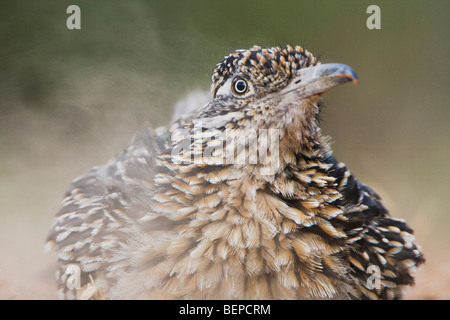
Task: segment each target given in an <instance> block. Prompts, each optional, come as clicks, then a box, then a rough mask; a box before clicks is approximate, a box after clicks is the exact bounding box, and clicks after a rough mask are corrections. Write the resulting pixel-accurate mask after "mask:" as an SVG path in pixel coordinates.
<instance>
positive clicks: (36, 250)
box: [0, 221, 450, 300]
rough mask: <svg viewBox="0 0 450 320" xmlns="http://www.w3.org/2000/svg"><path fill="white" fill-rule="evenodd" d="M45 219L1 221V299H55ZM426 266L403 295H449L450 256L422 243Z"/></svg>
mask: <svg viewBox="0 0 450 320" xmlns="http://www.w3.org/2000/svg"><path fill="white" fill-rule="evenodd" d="M47 227H48V225H47V224H46V223H45V221H28V223H27V224H23V223H9V224H3V225H2V227H1V229H2V230H1V232H0V252H2V259H1V262H0V299H3V300H4V299H13V300H17V299H20V300H23V299H25V300H35V299H45V300H47V299H57V296H56V286H55V281H54V270H55V261H56V255H55V254H54V253H53V252H50V253H44V251H43V243H44V239H45V235H46V231H47V230H46V229H47ZM422 247H423V251H424V252H425V254H426V259H427V262H426V264H425V266H424V267H423V268H422V269H421V270H419V271H418V272H417V274H416V285H415V286H414V287H413V288H411V289H410V290H409V292H408V294H407V295H406V297H405V299H427V300H428V299H450V257H449V252H448V249H447V250H443V249H445V248H441V249H438V248H437V247H435V245H433V244H429V243H425V244H422Z"/></svg>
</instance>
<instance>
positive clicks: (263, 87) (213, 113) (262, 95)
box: [197, 46, 357, 135]
mask: <svg viewBox="0 0 450 320" xmlns="http://www.w3.org/2000/svg"><path fill="white" fill-rule="evenodd" d="M348 81H354V82H356V81H357V77H356V74H355V73H354V71H353V70H352V69H351V68H350V67H348V66H346V65H344V64H337V63H332V64H320V63H319V62H318V61H317V59H316V58H315V57H314V56H313V55H312V54H311V53H310V52H308V51H307V50H304V49H303V48H302V47H299V46H297V47H291V46H286V47H285V48H281V47H274V48H268V49H263V48H260V47H257V46H254V47H253V48H251V49H248V50H237V51H235V52H233V53H231V54H229V55H228V56H226V57H225V58H224V59H223V61H222V62H220V63H219V64H217V66H216V67H215V69H214V71H213V75H212V96H213V99H212V101H211V102H210V103H209V104H208V105H206V106H205V108H203V109H202V111H201V112H200V114H199V116H198V117H197V119H200V120H202V121H203V122H205V124H206V127H210V128H213V127H214V128H221V127H223V128H230V129H236V128H244V129H263V128H264V129H270V128H280V129H281V128H283V129H285V130H290V127H292V126H293V128H295V130H296V131H297V132H299V134H300V133H302V134H303V135H306V134H313V133H314V132H312V131H314V126H316V123H315V122H316V118H317V114H318V112H319V108H318V106H317V103H318V100H319V98H320V95H321V94H323V93H324V92H326V91H328V90H329V89H331V88H333V87H336V86H338V85H340V84H342V83H346V82H348ZM291 125H292V126H291Z"/></svg>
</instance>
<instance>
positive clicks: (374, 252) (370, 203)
mask: <svg viewBox="0 0 450 320" xmlns="http://www.w3.org/2000/svg"><path fill="white" fill-rule="evenodd" d="M328 163H330V165H331V168H330V174H332V175H333V176H334V177H335V178H336V183H337V184H338V189H339V191H340V192H341V193H342V195H343V196H342V198H341V199H340V200H339V202H340V206H341V207H343V208H344V212H345V216H346V218H347V221H346V222H345V223H343V224H342V228H343V231H344V232H345V233H346V234H347V240H346V241H347V243H348V244H349V246H348V248H349V250H348V252H347V258H348V261H349V267H350V270H351V273H352V274H353V275H354V278H355V282H356V286H357V287H358V290H357V291H358V292H360V294H357V295H359V296H358V297H359V298H361V297H363V298H382V299H387V298H390V299H393V298H400V297H401V295H402V289H403V288H404V287H406V286H408V285H411V284H413V282H414V280H413V277H412V276H411V273H412V272H414V270H415V269H416V267H417V266H419V265H420V264H422V263H423V262H424V259H423V256H422V253H421V252H420V248H419V247H418V246H417V245H416V244H415V243H414V240H415V239H414V236H413V230H412V229H411V228H410V227H409V226H408V225H407V224H406V223H405V222H404V221H403V220H401V219H394V218H392V217H391V216H390V214H389V212H388V210H387V209H386V208H385V206H384V205H383V203H382V200H381V198H380V196H379V195H378V194H377V193H376V192H375V191H373V190H372V189H371V188H369V187H368V186H366V185H365V184H363V183H361V182H360V181H358V180H357V179H356V178H355V177H354V175H353V174H351V173H350V171H349V170H348V169H347V168H346V167H345V165H343V164H342V163H339V162H338V161H336V159H335V158H334V157H330V158H329V159H328Z"/></svg>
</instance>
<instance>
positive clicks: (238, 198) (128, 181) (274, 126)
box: [48, 46, 424, 299]
mask: <svg viewBox="0 0 450 320" xmlns="http://www.w3.org/2000/svg"><path fill="white" fill-rule="evenodd" d="M352 81H353V82H356V81H357V77H356V75H355V73H354V71H353V70H352V69H351V68H350V67H348V66H347V65H343V64H335V63H332V64H320V63H319V62H318V61H317V60H316V58H315V57H314V56H313V55H312V54H311V53H310V52H308V51H306V50H304V49H303V48H301V47H298V46H297V47H291V46H287V47H284V48H281V47H276V48H268V49H263V48H260V47H256V46H255V47H253V48H251V49H249V50H237V51H235V52H233V53H231V54H230V55H228V56H226V57H225V58H224V60H223V61H222V62H220V63H219V64H218V65H217V66H216V67H215V69H214V71H213V74H212V95H211V100H210V102H209V103H207V104H206V105H204V106H199V108H197V109H196V110H194V111H191V112H189V113H188V114H187V115H184V116H182V117H181V118H179V119H178V120H177V121H175V122H174V123H173V124H172V125H171V126H170V127H169V128H158V129H151V128H146V129H145V130H143V132H142V133H140V134H138V135H136V137H135V138H134V139H133V141H132V142H131V144H130V145H129V147H128V148H127V149H126V150H125V151H124V152H122V153H121V154H120V155H118V156H117V157H116V158H114V159H112V160H111V161H110V162H109V163H107V164H106V165H104V166H99V167H94V168H93V169H92V170H91V171H90V172H89V173H88V174H86V175H84V176H82V177H81V178H78V179H76V180H74V181H73V183H72V185H71V187H70V189H69V191H68V192H67V194H66V197H65V199H64V201H63V207H62V209H61V210H60V211H59V213H58V214H57V216H56V218H55V220H54V223H53V226H52V228H51V230H50V233H49V236H48V244H49V245H54V246H55V247H56V250H57V256H58V271H57V279H58V285H59V294H60V297H61V298H66V299H80V298H83V297H85V298H86V297H87V298H92V297H95V296H94V295H87V296H86V290H87V289H88V288H89V286H91V287H92V286H94V287H95V289H96V290H97V291H101V292H102V294H103V295H104V296H105V297H107V298H110V299H399V298H401V297H402V294H403V291H404V289H405V288H406V287H408V286H409V285H412V284H413V282H414V280H413V277H412V273H413V272H414V270H415V269H416V268H417V267H418V266H419V265H420V264H421V263H422V262H423V261H424V259H423V256H422V253H421V252H420V249H419V247H418V246H417V245H416V244H414V236H413V235H412V234H413V231H412V230H411V228H410V227H408V225H407V224H406V223H405V222H404V221H403V220H400V219H395V218H392V217H391V216H390V214H389V212H388V210H387V209H386V208H385V207H384V205H383V203H382V201H381V199H380V197H379V196H378V195H377V194H376V193H375V192H374V191H373V190H371V189H370V188H369V187H367V186H366V185H364V184H363V183H361V182H359V181H358V180H357V179H356V178H355V177H354V176H353V175H352V174H351V173H350V171H349V170H348V169H347V168H346V166H345V165H344V164H343V163H341V162H339V161H337V160H336V159H335V158H334V156H333V155H332V151H331V149H330V146H329V144H328V139H327V138H326V137H324V136H323V135H322V133H321V131H320V128H319V121H318V119H319V112H320V103H319V100H320V97H321V95H322V94H323V93H325V92H326V91H328V90H330V89H332V88H334V87H336V86H338V85H340V84H343V83H347V82H352Z"/></svg>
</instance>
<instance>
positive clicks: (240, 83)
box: [233, 78, 248, 94]
mask: <svg viewBox="0 0 450 320" xmlns="http://www.w3.org/2000/svg"><path fill="white" fill-rule="evenodd" d="M247 89H248V86H247V81H245V80H244V79H240V78H237V79H235V80H234V82H233V90H234V92H235V93H237V94H244V93H246V92H247Z"/></svg>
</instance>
